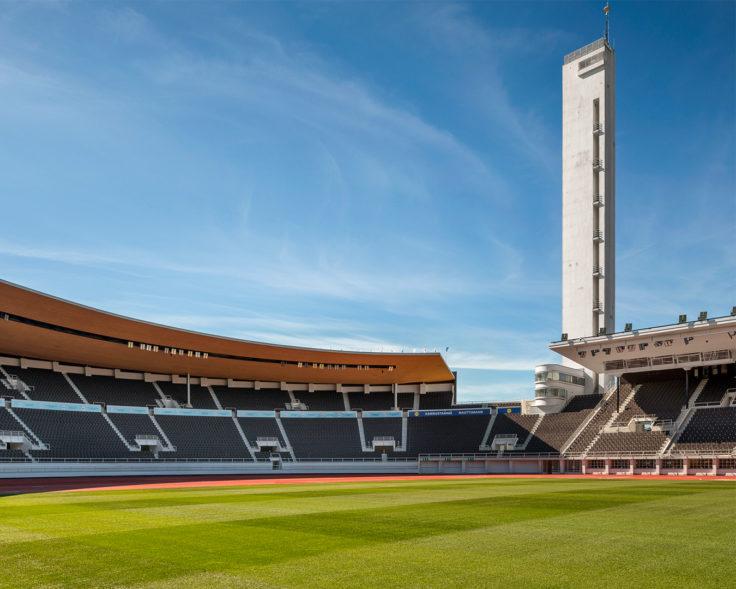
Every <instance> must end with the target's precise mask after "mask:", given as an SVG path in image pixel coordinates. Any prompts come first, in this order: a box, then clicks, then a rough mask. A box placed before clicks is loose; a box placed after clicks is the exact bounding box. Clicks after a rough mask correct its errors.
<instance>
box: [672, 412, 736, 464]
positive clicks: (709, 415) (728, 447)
mask: <svg viewBox="0 0 736 589" xmlns="http://www.w3.org/2000/svg"><path fill="white" fill-rule="evenodd" d="M734 449H736V407H713V408H708V407H706V408H702V409H697V410H696V411H695V414H694V415H693V416H692V419H690V422H689V423H688V424H687V427H686V428H685V431H683V432H682V434H680V439H679V440H678V442H677V443H676V444H675V450H680V451H687V450H698V451H715V452H726V453H730V452H731V451H733V450H734Z"/></svg>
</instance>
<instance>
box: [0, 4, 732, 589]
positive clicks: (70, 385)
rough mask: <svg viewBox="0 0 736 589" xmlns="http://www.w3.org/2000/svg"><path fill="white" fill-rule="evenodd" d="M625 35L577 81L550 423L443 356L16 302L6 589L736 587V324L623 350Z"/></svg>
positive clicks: (47, 296)
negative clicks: (479, 386) (476, 393)
mask: <svg viewBox="0 0 736 589" xmlns="http://www.w3.org/2000/svg"><path fill="white" fill-rule="evenodd" d="M607 14H608V9H607V8H606V17H607ZM607 27H608V23H607V21H606V32H605V34H604V36H603V37H602V38H600V39H597V40H595V41H594V42H592V43H590V44H587V45H585V46H583V47H580V48H579V49H576V50H574V51H571V52H569V53H568V54H567V55H565V56H564V58H563V65H562V95H563V96H562V135H563V145H562V235H561V240H562V309H561V315H562V329H561V335H556V336H550V340H553V341H552V342H551V343H550V345H549V349H550V350H551V351H552V352H554V353H555V354H557V355H558V356H559V361H558V362H556V363H547V364H542V365H539V366H537V367H536V368H535V371H534V372H535V382H534V383H530V391H532V390H533V393H530V395H529V397H530V398H524V399H518V400H516V401H507V400H506V401H493V400H488V401H486V402H473V403H468V402H460V400H459V398H458V387H457V376H456V373H455V372H453V370H451V368H450V367H449V366H448V363H447V362H446V360H445V358H444V357H443V355H442V354H441V353H437V352H434V353H429V352H424V353H414V352H412V353H404V352H362V351H342V350H330V349H318V348H311V347H299V346H294V345H278V344H273V343H262V342H257V341H248V340H244V339H235V338H231V337H225V336H221V335H216V334H208V333H201V332H197V331H192V330H188V329H182V328H179V327H177V326H175V325H172V326H168V325H161V324H157V323H152V322H148V321H144V320H140V319H136V318H134V317H127V316H122V315H118V314H114V313H112V312H108V311H106V310H102V309H97V308H91V307H88V306H85V305H82V304H78V303H76V302H74V301H69V300H64V299H62V298H58V297H56V296H54V295H53V294H52V293H43V292H38V291H36V290H33V289H31V288H28V287H26V286H23V285H19V284H15V283H13V282H9V281H4V280H3V281H0V494H5V495H7V496H5V497H0V507H2V509H0V542H2V544H3V550H2V553H1V554H2V555H1V556H0V562H2V563H3V564H4V566H3V567H2V568H3V570H2V571H1V572H0V585H1V586H8V587H11V586H12V587H26V586H27V587H31V586H36V587H42V586H43V587H60V586H136V587H179V586H182V585H183V584H185V583H192V584H195V585H197V586H202V587H209V586H213V587H214V586H217V587H236V586H238V587H245V586H247V587H272V586H273V587H276V586H278V587H292V586H294V587H296V586H312V587H333V586H338V585H339V586H346V585H347V586H350V587H352V586H356V587H357V586H365V587H375V586H387V587H394V586H396V587H407V586H412V587H419V586H468V585H471V586H500V585H507V586H512V587H515V586H520V587H521V586H527V587H528V586H549V587H552V586H559V587H567V586H593V585H596V586H622V585H623V584H624V583H630V582H637V581H638V582H640V583H642V584H643V585H644V586H665V585H671V584H672V583H678V584H679V585H681V586H695V585H699V586H728V585H729V584H730V583H732V582H734V581H735V580H736V578H735V577H734V574H735V573H734V571H733V569H732V564H729V563H732V562H733V558H734V556H736V554H735V553H734V548H733V533H734V527H733V526H734V524H735V523H736V513H734V501H733V499H734V496H735V495H734V493H736V487H734V482H735V481H736V306H734V307H732V310H731V312H730V314H726V315H723V316H716V317H711V316H709V314H708V313H707V312H705V311H702V312H700V313H699V315H697V316H687V315H684V314H683V315H680V316H679V317H673V318H672V319H673V320H672V322H671V323H670V324H668V325H659V326H651V327H639V326H636V327H634V326H633V325H631V324H626V325H625V328H624V329H623V330H621V331H617V330H616V282H615V280H616V262H617V255H616V222H617V218H616V116H615V112H616V108H615V103H616V53H615V51H614V49H613V46H612V43H611V42H610V40H609V37H608V28H607ZM618 221H619V222H622V220H621V219H618ZM731 239H733V236H731ZM733 302H734V301H726V302H724V303H725V304H728V305H729V306H730V305H731V304H732V303H733ZM573 538H574V540H573ZM31 563H33V564H31ZM368 571H370V573H368ZM509 571H512V574H510V573H509Z"/></svg>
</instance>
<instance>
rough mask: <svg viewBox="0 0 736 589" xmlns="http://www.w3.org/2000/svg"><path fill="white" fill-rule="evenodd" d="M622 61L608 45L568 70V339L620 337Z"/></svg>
mask: <svg viewBox="0 0 736 589" xmlns="http://www.w3.org/2000/svg"><path fill="white" fill-rule="evenodd" d="M615 88H616V59H615V54H614V51H613V49H612V48H611V46H610V45H609V44H608V40H607V39H606V38H603V39H599V40H597V41H595V42H594V43H591V44H590V45H586V46H585V47H581V48H580V49H578V50H577V51H573V52H572V53H570V54H568V55H566V56H565V59H564V64H563V66H562V332H563V333H566V334H567V336H568V338H570V339H574V338H577V337H585V336H591V335H598V334H599V333H600V331H601V330H605V332H607V333H610V332H613V331H614V323H615V318H616V315H615V297H616V290H615V281H616V256H615V253H616V227H615V212H616V185H615V178H616V155H615V148H616V118H615V111H616V98H615Z"/></svg>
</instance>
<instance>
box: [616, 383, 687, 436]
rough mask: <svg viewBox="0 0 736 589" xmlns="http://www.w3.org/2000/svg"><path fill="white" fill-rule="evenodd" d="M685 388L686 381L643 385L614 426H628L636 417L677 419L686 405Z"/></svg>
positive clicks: (617, 418)
mask: <svg viewBox="0 0 736 589" xmlns="http://www.w3.org/2000/svg"><path fill="white" fill-rule="evenodd" d="M684 388H685V381H684V379H679V380H661V381H653V382H643V383H641V384H640V385H639V389H638V390H637V391H636V393H634V397H633V398H632V399H631V401H629V403H628V404H627V405H626V407H625V408H624V409H623V411H621V413H619V415H618V416H617V417H616V419H615V420H614V425H626V424H628V423H629V422H630V421H631V420H632V419H633V418H635V417H645V416H650V417H657V418H658V419H672V420H674V419H677V416H678V415H679V414H680V411H682V408H683V405H684V404H685V397H684Z"/></svg>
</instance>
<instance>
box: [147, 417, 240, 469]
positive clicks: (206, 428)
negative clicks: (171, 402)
mask: <svg viewBox="0 0 736 589" xmlns="http://www.w3.org/2000/svg"><path fill="white" fill-rule="evenodd" d="M155 417H156V421H157V422H158V424H159V425H160V426H161V428H162V429H163V430H164V431H165V432H166V435H167V436H168V438H169V440H170V441H171V443H172V444H173V445H174V446H176V454H174V456H175V457H176V458H240V459H243V458H245V459H250V454H249V453H248V449H247V448H246V447H245V444H244V443H243V439H242V438H241V437H240V434H239V433H238V430H237V429H236V428H235V424H234V423H233V420H232V418H231V417H201V416H196V417H195V416H191V417H190V416H181V415H156V416H155Z"/></svg>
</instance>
